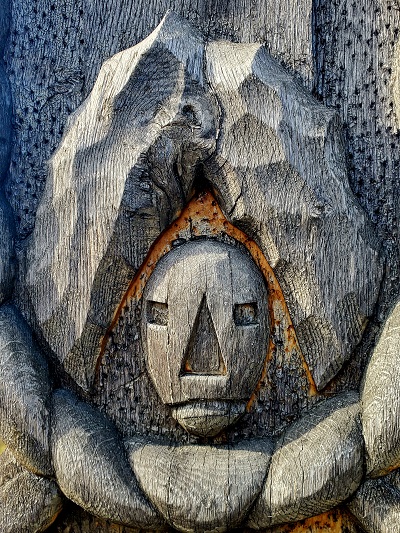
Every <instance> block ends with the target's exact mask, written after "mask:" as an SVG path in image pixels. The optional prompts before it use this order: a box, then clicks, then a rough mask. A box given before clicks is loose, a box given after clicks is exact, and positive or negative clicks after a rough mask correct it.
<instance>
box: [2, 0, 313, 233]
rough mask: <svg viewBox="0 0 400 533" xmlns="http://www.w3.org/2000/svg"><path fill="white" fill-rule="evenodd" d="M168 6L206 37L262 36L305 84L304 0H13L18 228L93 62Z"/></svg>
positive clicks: (26, 223)
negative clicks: (225, 0) (51, 0)
mask: <svg viewBox="0 0 400 533" xmlns="http://www.w3.org/2000/svg"><path fill="white" fill-rule="evenodd" d="M168 9H173V10H174V11H176V12H177V13H179V14H180V15H183V16H184V17H186V18H188V19H189V20H191V21H192V22H193V23H194V25H195V26H196V27H198V28H200V29H201V31H202V32H203V33H204V34H205V35H206V37H207V38H212V39H229V40H234V41H246V42H258V41H260V42H261V41H266V40H267V41H268V47H269V49H270V51H271V52H272V53H273V54H275V55H277V56H278V57H279V58H281V59H282V60H284V61H285V63H286V64H287V65H288V66H289V67H290V68H292V69H293V70H294V71H296V70H297V71H298V72H301V73H302V74H303V75H304V79H306V80H307V81H308V83H309V84H311V82H312V69H313V61H312V55H311V49H312V47H311V41H310V35H311V22H312V2H311V0H301V1H299V2H297V3H296V5H293V3H292V2H291V1H290V0H284V1H283V2H280V3H279V4H277V3H275V2H272V3H271V2H270V1H269V0H257V1H256V2H254V1H253V0H241V1H240V2H236V3H235V4H232V5H227V4H224V3H221V2H213V1H210V0H207V1H202V2H199V1H198V0H185V1H182V0H151V1H150V2H147V1H144V0H135V2H134V3H132V2H131V1H130V0H122V2H115V0H93V1H92V2H90V4H87V3H86V2H84V1H83V0H77V1H76V2H74V4H71V3H70V2H69V0H58V1H57V2H54V3H51V4H49V2H48V0H36V2H35V4H32V3H31V2H29V0H17V1H15V2H13V6H12V28H11V41H10V43H9V46H8V48H7V56H6V60H7V70H8V73H9V75H10V79H11V83H12V87H13V99H14V102H15V121H16V125H17V130H18V135H17V136H16V139H15V142H14V148H13V157H12V161H13V164H12V171H11V175H10V179H9V181H8V191H9V193H10V199H11V201H12V205H13V208H14V209H15V211H16V218H17V220H18V233H19V235H21V236H24V237H26V236H27V235H28V234H29V233H30V232H31V231H32V228H33V224H34V219H35V212H36V208H37V205H38V200H39V198H40V196H41V193H42V191H43V186H44V182H45V180H46V174H47V173H46V161H47V160H48V159H49V158H50V156H51V154H52V152H53V151H54V150H55V149H56V147H57V146H58V145H59V142H60V140H61V135H62V133H63V130H64V128H65V123H66V120H67V117H68V116H69V115H70V114H71V113H72V112H73V111H75V110H76V108H77V107H78V106H79V105H80V104H81V103H82V101H83V100H84V98H85V97H86V96H87V95H88V94H89V92H90V91H91V90H92V88H93V84H94V82H95V80H96V77H97V75H98V72H99V70H100V68H101V65H102V64H103V62H104V61H105V60H107V59H108V58H110V57H111V56H112V55H114V54H116V53H117V52H120V51H121V50H124V49H126V48H129V47H131V46H133V45H135V44H137V43H138V42H140V41H141V40H143V39H144V38H145V37H146V36H147V35H148V34H149V33H150V32H152V31H153V29H154V28H155V27H156V26H157V25H158V24H159V22H160V21H161V19H162V18H163V16H164V15H165V13H166V11H167V10H168ZM17 191H18V193H17Z"/></svg>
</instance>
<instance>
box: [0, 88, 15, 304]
mask: <svg viewBox="0 0 400 533" xmlns="http://www.w3.org/2000/svg"><path fill="white" fill-rule="evenodd" d="M0 108H1V96H0ZM0 122H1V118H0ZM0 128H1V123H0ZM0 146H1V139H0ZM0 158H1V154H0ZM0 161H1V159H0ZM15 267H16V258H15V251H14V221H13V215H12V211H11V208H10V206H9V204H8V202H7V200H6V199H5V198H4V196H3V194H2V192H1V189H0V304H2V303H3V302H4V301H5V300H7V299H8V298H10V296H11V293H12V290H13V288H14V277H15Z"/></svg>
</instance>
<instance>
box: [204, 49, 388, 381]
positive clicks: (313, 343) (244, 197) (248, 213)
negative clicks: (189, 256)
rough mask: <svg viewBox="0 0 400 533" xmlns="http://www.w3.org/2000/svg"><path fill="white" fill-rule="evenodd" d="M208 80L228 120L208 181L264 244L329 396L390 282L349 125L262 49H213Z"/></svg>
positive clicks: (237, 218)
mask: <svg viewBox="0 0 400 533" xmlns="http://www.w3.org/2000/svg"><path fill="white" fill-rule="evenodd" d="M234 65H235V66H234ZM207 78H208V80H209V83H210V85H211V87H212V88H213V89H214V91H215V94H216V97H217V99H218V102H219V104H220V106H221V108H222V109H223V117H224V118H223V121H222V123H221V129H220V132H219V138H218V149H217V152H216V154H215V161H214V165H212V164H209V165H208V168H207V171H206V175H207V177H208V178H209V180H210V181H211V183H212V184H213V185H214V186H215V188H216V189H217V190H218V191H219V195H220V201H221V202H222V207H223V210H224V212H225V213H229V216H230V219H231V220H232V222H233V223H234V224H236V225H238V226H239V227H245V228H246V231H247V233H249V235H250V236H251V237H253V238H256V240H257V241H258V242H260V243H262V244H261V247H262V248H263V252H264V253H265V255H266V257H267V259H268V261H269V262H270V264H271V266H272V267H273V268H274V269H275V272H276V274H277V277H278V280H279V282H280V284H281V286H282V289H283V292H284V295H285V298H286V301H287V303H288V306H289V311H290V314H291V317H292V320H293V323H294V327H295V329H296V332H297V334H298V337H299V342H300V346H301V348H302V350H303V352H304V355H305V357H306V359H307V361H308V364H309V366H310V368H311V372H312V374H313V377H314V380H315V382H316V384H317V387H318V388H319V389H323V388H324V387H325V385H326V384H327V383H328V382H329V381H330V380H331V379H332V378H333V377H334V376H335V375H336V373H337V372H338V371H339V369H340V368H341V367H342V365H343V363H344V361H345V360H347V359H348V358H349V357H350V355H351V353H352V350H353V348H354V347H355V346H356V345H357V344H358V343H359V341H360V339H361V335H362V332H363V328H364V325H365V319H366V318H367V317H368V316H369V315H371V313H372V310H373V305H374V303H375V301H376V297H377V294H378V289H379V283H380V277H381V265H380V261H381V260H380V257H379V244H378V241H377V239H376V236H375V234H374V231H373V230H372V228H371V227H369V225H368V222H367V219H366V217H365V215H364V214H363V212H362V211H361V209H360V208H359V206H358V205H357V204H356V202H355V199H354V196H353V194H352V192H351V190H350V187H349V183H348V180H347V170H346V165H345V157H344V147H343V144H342V133H341V125H340V121H339V119H338V116H337V114H336V113H335V112H334V111H333V110H331V109H327V108H326V107H325V106H323V105H321V104H320V103H319V102H317V101H316V100H315V99H313V98H312V97H311V95H310V94H309V93H308V92H307V91H305V90H304V88H303V87H301V86H300V85H299V84H298V83H297V82H296V80H295V79H293V77H291V76H290V75H289V74H288V73H287V72H286V71H285V70H284V69H283V68H282V67H281V66H280V65H279V64H278V63H277V62H276V61H275V60H274V59H273V58H271V56H269V55H268V53H267V52H266V51H265V49H264V48H263V47H261V46H257V45H253V46H249V45H237V44H230V43H219V42H216V43H209V45H208V47H207ZM219 169H221V170H219ZM355 264H357V269H355V268H354V265H355ZM332 272H334V275H331V274H332ZM327 280H329V282H327Z"/></svg>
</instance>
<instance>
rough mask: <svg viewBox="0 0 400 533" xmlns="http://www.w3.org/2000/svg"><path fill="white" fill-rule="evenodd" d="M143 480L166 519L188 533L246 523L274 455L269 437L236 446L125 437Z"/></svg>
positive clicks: (145, 487)
mask: <svg viewBox="0 0 400 533" xmlns="http://www.w3.org/2000/svg"><path fill="white" fill-rule="evenodd" d="M125 444H126V446H127V449H128V453H129V460H130V463H131V466H132V469H133V471H134V472H135V474H136V476H137V478H138V480H139V483H140V484H141V486H142V487H143V490H144V491H145V492H146V494H147V495H148V497H149V498H150V500H151V501H152V502H153V504H154V505H155V506H156V507H157V509H158V510H159V511H160V513H161V514H162V515H163V516H164V518H165V519H166V520H167V521H168V522H169V524H171V525H172V526H173V527H174V528H176V529H178V530H179V531H185V532H188V533H189V532H203V531H208V532H210V533H211V532H217V531H219V532H223V531H230V530H231V529H232V528H234V527H238V526H239V525H241V522H242V521H243V519H244V517H245V515H246V514H247V512H248V510H249V508H250V506H251V505H252V503H253V502H254V500H255V498H256V497H257V494H258V493H259V492H260V490H261V488H262V485H263V481H264V478H265V474H266V472H267V469H268V465H269V462H270V458H271V455H272V444H271V443H270V442H268V441H261V440H260V441H251V442H243V443H238V444H236V445H234V446H230V447H226V446H224V447H215V446H173V445H172V446H171V445H168V444H161V443H154V444H151V443H149V442H143V441H142V442H140V441H138V440H135V439H129V440H126V441H125Z"/></svg>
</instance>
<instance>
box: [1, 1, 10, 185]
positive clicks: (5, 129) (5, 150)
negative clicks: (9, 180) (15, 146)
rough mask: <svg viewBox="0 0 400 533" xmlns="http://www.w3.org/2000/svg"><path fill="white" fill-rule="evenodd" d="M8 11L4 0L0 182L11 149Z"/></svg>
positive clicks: (7, 3) (6, 168)
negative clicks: (6, 59)
mask: <svg viewBox="0 0 400 533" xmlns="http://www.w3.org/2000/svg"><path fill="white" fill-rule="evenodd" d="M10 12H11V8H10V2H9V0H4V1H3V2H2V5H1V12H0V183H3V182H4V179H5V175H6V172H7V170H8V165H9V162H10V151H11V90H10V84H9V82H8V78H7V74H6V71H5V68H4V60H3V56H4V47H5V44H6V40H7V38H8V36H9V32H10V16H11V13H10Z"/></svg>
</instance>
